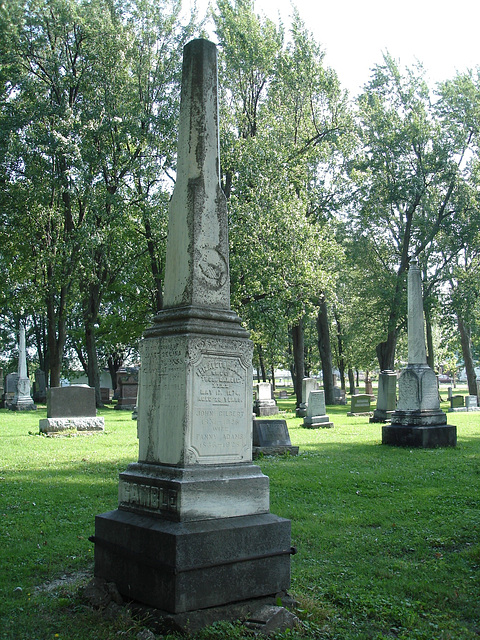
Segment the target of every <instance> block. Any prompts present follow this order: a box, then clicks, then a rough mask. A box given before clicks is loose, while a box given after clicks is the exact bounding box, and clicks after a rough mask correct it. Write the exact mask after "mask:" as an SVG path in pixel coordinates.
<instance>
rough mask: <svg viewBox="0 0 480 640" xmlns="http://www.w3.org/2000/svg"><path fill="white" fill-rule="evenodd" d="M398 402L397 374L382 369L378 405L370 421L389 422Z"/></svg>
mask: <svg viewBox="0 0 480 640" xmlns="http://www.w3.org/2000/svg"><path fill="white" fill-rule="evenodd" d="M396 404H397V374H396V373H395V372H394V371H388V370H386V371H382V372H381V373H380V375H379V376H378V397H377V407H376V409H375V411H374V412H373V416H372V417H371V418H370V422H388V421H389V420H390V418H391V417H392V413H393V412H394V411H395V406H396Z"/></svg>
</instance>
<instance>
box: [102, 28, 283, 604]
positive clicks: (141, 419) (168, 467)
mask: <svg viewBox="0 0 480 640" xmlns="http://www.w3.org/2000/svg"><path fill="white" fill-rule="evenodd" d="M178 145H179V148H178V167H177V181H176V185H175V190H174V194H173V197H172V200H171V206H170V212H169V222H168V240H167V256H166V268H165V307H164V309H163V310H162V311H160V313H158V314H157V316H156V317H155V320H154V323H153V325H152V326H151V327H150V328H149V329H148V330H147V331H146V332H145V335H144V339H143V340H142V343H141V346H140V354H141V362H142V367H141V376H140V384H139V394H138V439H139V454H138V462H136V463H132V464H130V465H128V467H127V469H126V470H125V471H124V472H123V473H121V474H120V482H119V499H118V509H117V510H116V511H113V512H110V513H106V514H102V515H99V516H97V517H96V520H95V575H96V576H98V577H102V578H105V579H107V580H110V581H112V582H115V583H116V585H117V587H118V589H119V591H120V593H122V594H123V595H125V596H126V597H128V598H132V599H135V600H139V601H141V602H143V603H144V604H148V605H151V606H153V607H155V608H157V609H161V610H163V611H168V612H170V613H172V614H177V613H182V612H186V611H188V612H192V611H195V610H197V609H203V608H206V607H218V606H220V605H227V604H229V603H233V602H238V601H241V600H246V599H250V598H258V597H260V596H266V595H269V596H270V595H273V594H276V593H278V592H281V591H284V590H285V589H286V588H287V587H288V586H289V580H290V553H291V547H290V521H289V520H285V519H284V518H279V517H278V516H275V515H273V514H271V513H270V511H269V508H270V505H269V481H268V478H267V477H266V476H265V475H264V474H263V473H262V471H261V469H260V468H259V467H258V466H256V465H254V464H253V463H252V400H253V398H252V392H253V383H252V353H253V344H252V342H251V341H250V339H249V336H248V332H247V331H246V330H245V329H244V328H243V327H242V325H241V322H240V319H239V318H238V316H237V315H236V314H235V313H234V312H233V311H231V309H230V290H229V275H228V232H227V231H228V230H227V209H226V203H225V197H224V194H223V193H222V190H221V188H220V182H219V148H218V105H217V54H216V48H215V45H213V44H212V43H211V42H208V41H206V40H193V41H192V42H190V43H189V44H187V45H186V46H185V49H184V61H183V76H182V95H181V107H180V125H179V143H178ZM205 585H208V588H205Z"/></svg>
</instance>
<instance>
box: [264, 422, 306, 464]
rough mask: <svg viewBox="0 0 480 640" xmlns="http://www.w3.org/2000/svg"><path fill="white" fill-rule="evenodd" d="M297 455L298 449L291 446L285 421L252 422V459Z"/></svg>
mask: <svg viewBox="0 0 480 640" xmlns="http://www.w3.org/2000/svg"><path fill="white" fill-rule="evenodd" d="M284 453H289V454H290V455H292V456H296V455H297V454H298V447H295V446H293V445H292V442H291V440H290V434H289V433H288V427H287V421H286V420H259V419H255V420H254V421H253V457H254V458H257V457H258V456H260V455H262V454H263V455H276V454H284Z"/></svg>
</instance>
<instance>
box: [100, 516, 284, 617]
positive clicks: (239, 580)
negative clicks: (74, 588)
mask: <svg viewBox="0 0 480 640" xmlns="http://www.w3.org/2000/svg"><path fill="white" fill-rule="evenodd" d="M94 542H95V576H96V577H99V578H104V579H106V580H108V581H110V582H114V583H115V584H116V586H117V588H118V590H119V592H120V593H121V594H122V596H124V597H125V598H128V599H131V600H136V601H138V602H141V603H143V604H146V605H149V606H151V607H155V608H157V609H162V610H164V611H168V612H170V613H182V612H185V611H196V610H198V609H203V608H206V607H215V606H220V605H223V604H228V603H231V602H238V601H241V600H245V599H248V598H257V597H262V596H267V595H271V594H275V593H278V592H279V591H286V590H287V589H288V587H289V585H290V553H291V547H290V521H289V520H285V519H284V518H279V517H278V516H275V515H273V514H262V515H254V516H243V517H238V518H220V519H217V520H204V521H199V522H169V521H166V520H163V519H158V518H152V517H148V516H140V515H137V514H133V513H128V512H124V511H121V510H119V509H117V510H116V511H110V512H109V513H104V514H102V515H99V516H96V518H95V537H94Z"/></svg>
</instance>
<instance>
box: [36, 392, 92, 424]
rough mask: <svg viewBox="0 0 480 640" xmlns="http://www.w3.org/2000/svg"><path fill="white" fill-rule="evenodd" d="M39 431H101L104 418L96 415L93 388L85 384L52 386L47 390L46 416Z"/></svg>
mask: <svg viewBox="0 0 480 640" xmlns="http://www.w3.org/2000/svg"><path fill="white" fill-rule="evenodd" d="M39 426H40V433H59V432H62V431H85V432H90V431H103V430H104V429H105V420H104V418H102V417H97V409H96V406H95V389H94V388H93V387H88V386H87V385H80V384H79V385H71V386H70V387H52V388H50V389H48V390H47V417H46V419H45V418H44V419H42V420H40V425H39Z"/></svg>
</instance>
